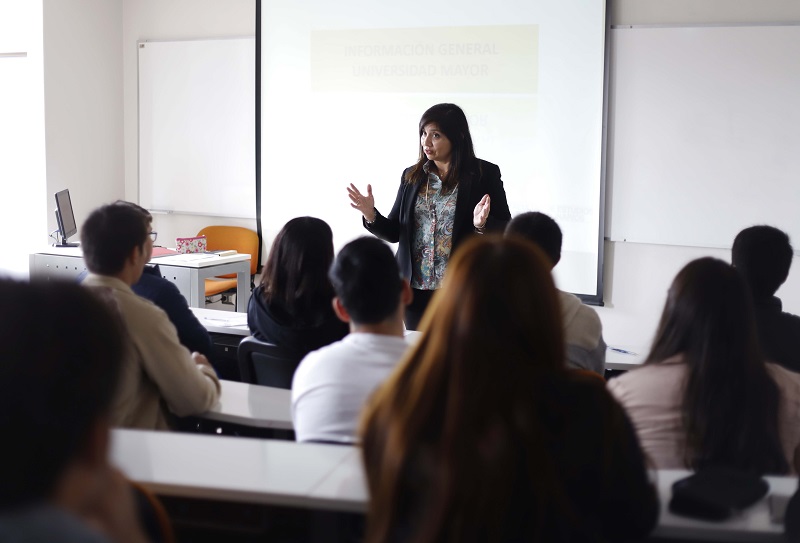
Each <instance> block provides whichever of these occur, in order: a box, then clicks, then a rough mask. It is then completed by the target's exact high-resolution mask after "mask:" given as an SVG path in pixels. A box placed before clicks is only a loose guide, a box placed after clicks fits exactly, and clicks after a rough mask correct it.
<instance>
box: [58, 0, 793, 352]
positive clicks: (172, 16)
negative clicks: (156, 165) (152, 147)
mask: <svg viewBox="0 0 800 543" xmlns="http://www.w3.org/2000/svg"><path fill="white" fill-rule="evenodd" d="M44 4H45V20H46V23H45V45H46V55H45V56H46V58H45V62H46V75H45V79H46V86H47V105H48V117H50V116H51V115H52V118H48V124H47V127H48V134H47V141H48V158H47V165H48V179H49V181H48V189H47V192H48V197H49V198H52V193H53V192H54V189H55V188H56V187H55V185H56V183H65V184H67V185H68V186H69V187H70V190H71V191H73V190H74V191H75V193H76V196H77V193H78V192H79V191H80V192H81V194H83V193H84V192H90V193H89V194H86V195H85V198H84V197H80V198H78V197H76V198H75V199H76V203H75V205H76V208H78V211H79V217H78V221H79V222H80V220H81V216H80V213H83V212H85V211H86V210H88V209H90V208H92V207H94V206H96V205H99V204H100V203H102V202H103V201H107V200H110V199H114V198H118V197H125V198H127V199H130V200H134V201H135V200H136V199H137V179H138V172H137V139H138V136H137V79H136V65H137V62H136V42H137V40H140V39H180V38H207V37H213V36H241V35H252V34H254V32H255V0H226V1H224V2H222V1H220V0H45V3H44ZM120 5H121V27H122V28H121V37H120V36H119V17H120V14H119V9H120V8H119V6H120ZM766 22H800V2H797V1H795V0H761V1H759V2H752V1H750V0H713V1H712V0H703V1H701V0H670V1H669V2H665V1H663V0H611V1H610V9H609V23H610V24H613V25H618V24H670V23H675V24H694V23H697V24H708V23H766ZM56 37H58V39H54V38H56ZM115 40H116V43H114V41H115ZM95 48H97V49H104V50H105V52H101V51H90V50H89V49H95ZM120 49H121V65H120V64H119V62H120V57H119V55H120ZM48 55H50V56H49V58H47V57H48ZM81 58H90V59H93V61H92V62H91V63H85V64H90V65H89V66H85V67H81V66H80V65H75V59H81ZM115 58H116V61H115V60H114V59H115ZM120 66H121V71H122V81H123V83H122V85H121V90H120V88H119V84H118V81H119V70H120ZM59 86H64V92H65V94H64V95H60V94H59V91H58V89H59ZM115 103H116V104H117V105H121V109H118V110H117V111H114V104H115ZM95 105H96V106H97V107H94V106H95ZM119 111H122V114H123V119H122V121H123V126H124V130H123V134H124V137H123V142H122V144H120V141H119V138H118V136H117V134H118V131H119V126H120V125H119V119H118V115H119ZM612 114H613V112H612ZM611 122H613V118H612V120H611ZM120 149H122V151H120ZM120 153H122V155H123V156H124V162H123V163H124V183H123V182H122V181H120V180H119V179H118V178H117V177H115V176H118V175H119V170H120V164H121V162H120V160H121V159H120V158H119V157H120ZM609 182H610V183H613V179H609ZM65 186H66V185H65ZM73 187H74V188H73ZM48 207H52V205H51V204H50V203H49V201H48ZM48 213H49V214H52V210H50V211H48ZM48 218H49V217H48ZM49 220H52V219H51V218H49ZM676 220H679V219H678V218H677V217H676ZM209 222H210V221H209V220H208V219H204V218H202V217H191V216H182V217H179V216H171V217H157V218H156V230H158V231H159V232H160V234H159V236H160V239H161V240H163V241H165V242H166V241H167V240H169V239H170V238H174V237H176V236H178V235H185V234H191V233H194V232H196V231H197V230H199V229H200V227H202V226H204V225H206V224H208V223H209ZM228 223H229V224H235V222H233V221H228ZM242 225H243V226H249V227H253V225H252V224H242ZM795 245H796V246H797V248H798V249H800V240H795ZM705 255H711V256H716V257H719V258H723V259H725V260H729V259H730V252H729V251H723V250H718V249H717V250H711V249H707V250H706V249H702V248H696V247H670V246H658V245H644V244H633V243H612V242H607V243H606V258H605V301H606V307H603V308H599V309H598V312H599V313H600V316H601V318H602V319H603V323H604V326H605V335H606V339H607V341H608V343H610V344H618V345H623V344H628V345H637V344H638V345H642V344H644V343H647V342H649V340H650V338H651V336H652V334H653V332H654V330H655V326H656V324H657V321H658V316H659V314H660V311H661V308H662V305H663V303H664V297H665V293H666V290H667V288H668V286H669V283H670V282H671V280H672V278H673V277H674V275H675V273H677V271H678V270H679V269H680V268H681V267H682V266H683V265H684V264H685V263H687V262H688V261H690V260H692V259H694V258H697V257H700V256H705ZM778 294H779V295H780V296H781V297H782V298H783V301H784V306H785V308H786V309H788V310H789V311H792V312H795V313H800V263H795V266H794V270H793V273H792V275H791V276H790V278H789V281H788V282H787V284H786V285H784V287H783V288H782V289H781V291H779V293H778Z"/></svg>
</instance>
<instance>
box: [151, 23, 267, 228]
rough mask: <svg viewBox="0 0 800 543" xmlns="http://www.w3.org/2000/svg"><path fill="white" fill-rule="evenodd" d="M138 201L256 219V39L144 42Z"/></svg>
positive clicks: (154, 207)
mask: <svg viewBox="0 0 800 543" xmlns="http://www.w3.org/2000/svg"><path fill="white" fill-rule="evenodd" d="M138 51H139V204H140V205H142V206H143V207H146V208H147V209H150V210H155V211H168V212H178V213H191V214H201V215H210V216H222V217H241V218H255V216H256V205H255V193H256V190H255V185H256V181H255V179H256V175H255V171H256V158H255V147H256V144H255V39H254V38H252V37H248V38H232V39H209V40H190V41H142V42H139V44H138Z"/></svg>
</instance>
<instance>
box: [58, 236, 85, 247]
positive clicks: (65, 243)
mask: <svg viewBox="0 0 800 543" xmlns="http://www.w3.org/2000/svg"><path fill="white" fill-rule="evenodd" d="M56 236H58V237H57V238H56V239H57V240H58V242H57V243H54V244H53V247H80V245H81V244H80V243H78V242H69V241H67V240H66V239H64V237H63V236H62V235H61V232H57V233H56Z"/></svg>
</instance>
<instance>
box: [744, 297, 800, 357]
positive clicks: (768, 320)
mask: <svg viewBox="0 0 800 543" xmlns="http://www.w3.org/2000/svg"><path fill="white" fill-rule="evenodd" d="M754 301H755V309H756V326H757V328H758V341H759V343H761V350H762V351H763V352H764V358H766V359H767V360H769V361H771V362H775V363H776V364H780V365H781V366H783V367H784V368H786V369H788V370H791V371H794V372H800V317H798V316H797V315H792V314H791V313H785V312H784V311H783V305H782V304H781V300H780V298H778V297H776V296H770V297H769V298H757V299H755V300H754Z"/></svg>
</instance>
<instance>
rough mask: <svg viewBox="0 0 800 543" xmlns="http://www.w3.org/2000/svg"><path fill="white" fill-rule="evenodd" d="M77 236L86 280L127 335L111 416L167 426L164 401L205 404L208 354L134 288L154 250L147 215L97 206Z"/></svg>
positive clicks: (195, 407) (212, 392)
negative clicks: (189, 343) (193, 349)
mask: <svg viewBox="0 0 800 543" xmlns="http://www.w3.org/2000/svg"><path fill="white" fill-rule="evenodd" d="M81 244H82V247H83V256H84V260H85V261H86V267H87V268H88V269H89V272H90V273H89V275H87V276H86V278H85V279H84V280H83V285H85V286H87V287H90V288H94V289H96V290H98V291H101V292H102V293H103V295H104V296H108V297H110V298H111V299H112V300H113V302H114V304H115V305H116V307H117V308H118V311H119V312H120V314H121V317H122V319H123V322H124V324H125V331H126V333H127V338H128V340H129V341H128V351H127V353H126V360H125V366H124V368H123V376H122V383H121V386H120V389H119V392H118V394H117V397H116V398H115V402H114V406H113V410H112V422H113V423H114V424H115V425H117V426H124V427H131V428H149V429H166V428H168V427H169V424H168V416H169V414H168V413H167V412H166V410H164V408H163V404H164V403H166V405H167V406H168V407H169V409H170V411H172V413H174V414H175V415H177V416H179V417H182V416H187V415H196V414H200V413H203V412H205V411H208V409H209V408H211V406H213V405H214V404H215V403H216V401H217V399H218V398H219V381H218V379H217V375H216V373H215V372H214V369H213V368H212V367H211V364H209V362H208V359H207V358H206V357H205V356H204V355H202V354H200V353H189V351H188V350H187V349H186V347H184V346H183V345H181V343H180V341H179V339H178V333H177V332H176V331H175V326H173V324H172V323H171V322H170V321H169V318H168V317H167V315H166V313H164V311H162V310H161V309H159V308H158V307H156V306H155V305H154V304H153V303H152V302H150V301H149V300H145V299H144V298H141V297H140V296H137V295H136V294H135V293H134V292H133V291H132V290H131V285H133V284H134V283H136V282H137V281H138V280H139V278H140V277H141V275H142V270H143V269H144V266H145V264H146V263H147V262H148V261H149V260H150V256H151V254H152V251H153V238H152V236H151V230H150V222H149V221H148V220H147V217H146V216H145V215H144V214H143V213H141V212H140V211H138V210H137V209H135V208H134V207H132V206H129V205H125V204H110V205H105V206H102V207H100V208H98V209H96V210H94V211H93V212H92V213H91V214H90V215H89V217H88V218H87V219H86V221H85V222H84V224H83V228H82V229H81Z"/></svg>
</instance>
